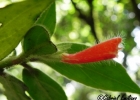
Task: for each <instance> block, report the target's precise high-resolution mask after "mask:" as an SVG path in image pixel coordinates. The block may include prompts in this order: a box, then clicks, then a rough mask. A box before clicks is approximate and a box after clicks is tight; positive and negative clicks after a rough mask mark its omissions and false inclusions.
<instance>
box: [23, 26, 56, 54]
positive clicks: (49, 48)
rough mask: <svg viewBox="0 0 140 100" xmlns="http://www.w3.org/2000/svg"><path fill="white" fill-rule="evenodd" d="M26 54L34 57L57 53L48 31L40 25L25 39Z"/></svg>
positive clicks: (33, 28) (30, 31) (31, 30)
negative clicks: (28, 53)
mask: <svg viewBox="0 0 140 100" xmlns="http://www.w3.org/2000/svg"><path fill="white" fill-rule="evenodd" d="M23 49H24V52H25V53H26V52H30V54H34V55H47V54H52V53H54V52H56V51H57V50H56V47H55V45H54V44H53V43H52V42H51V41H50V37H49V34H48V31H47V30H46V29H45V28H44V27H42V26H39V25H36V26H34V27H32V28H31V29H30V30H29V31H28V32H27V34H26V35H25V37H24V41H23Z"/></svg>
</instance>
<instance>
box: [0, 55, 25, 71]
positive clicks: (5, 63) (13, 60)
mask: <svg viewBox="0 0 140 100" xmlns="http://www.w3.org/2000/svg"><path fill="white" fill-rule="evenodd" d="M25 58H26V55H25V54H24V53H22V54H21V55H19V56H17V57H9V58H7V59H4V60H2V61H0V69H3V68H8V67H11V66H13V65H16V64H20V63H22V62H24V61H25Z"/></svg>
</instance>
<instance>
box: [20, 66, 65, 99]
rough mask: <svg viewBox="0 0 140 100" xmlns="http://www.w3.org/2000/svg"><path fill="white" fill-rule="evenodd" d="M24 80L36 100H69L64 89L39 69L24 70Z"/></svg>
mask: <svg viewBox="0 0 140 100" xmlns="http://www.w3.org/2000/svg"><path fill="white" fill-rule="evenodd" d="M23 80H24V82H25V84H26V85H27V86H28V92H29V94H30V95H31V97H32V98H33V99H34V100H67V97H66V95H65V93H64V91H63V90H62V88H61V87H60V86H59V85H58V84H57V83H56V82H55V81H54V80H52V79H51V78H50V77H48V76H47V75H46V74H44V73H43V72H41V71H39V70H38V69H33V68H32V71H28V70H26V69H24V70H23Z"/></svg>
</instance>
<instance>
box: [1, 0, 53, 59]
mask: <svg viewBox="0 0 140 100" xmlns="http://www.w3.org/2000/svg"><path fill="white" fill-rule="evenodd" d="M53 2H54V0H24V1H22V2H18V3H14V4H11V5H8V6H6V7H5V8H1V9H0V23H1V24H2V25H1V26H0V46H1V47H0V60H1V59H3V58H4V57H5V56H7V55H8V54H9V53H10V52H11V51H12V50H13V49H14V48H15V47H16V46H17V45H18V43H19V42H20V40H21V39H22V38H23V36H24V35H25V34H26V32H27V31H28V30H29V29H30V28H31V26H32V25H33V24H34V22H35V21H36V19H37V18H38V16H40V14H41V13H42V11H44V10H45V9H47V7H49V5H50V4H52V3H53Z"/></svg>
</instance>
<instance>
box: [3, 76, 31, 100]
mask: <svg viewBox="0 0 140 100" xmlns="http://www.w3.org/2000/svg"><path fill="white" fill-rule="evenodd" d="M0 83H2V85H3V87H4V94H5V95H6V97H7V99H8V100H31V99H30V98H29V97H27V95H25V89H26V88H27V87H25V85H24V84H23V83H22V82H21V81H19V80H18V79H16V78H15V77H13V76H9V75H3V76H0Z"/></svg>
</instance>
